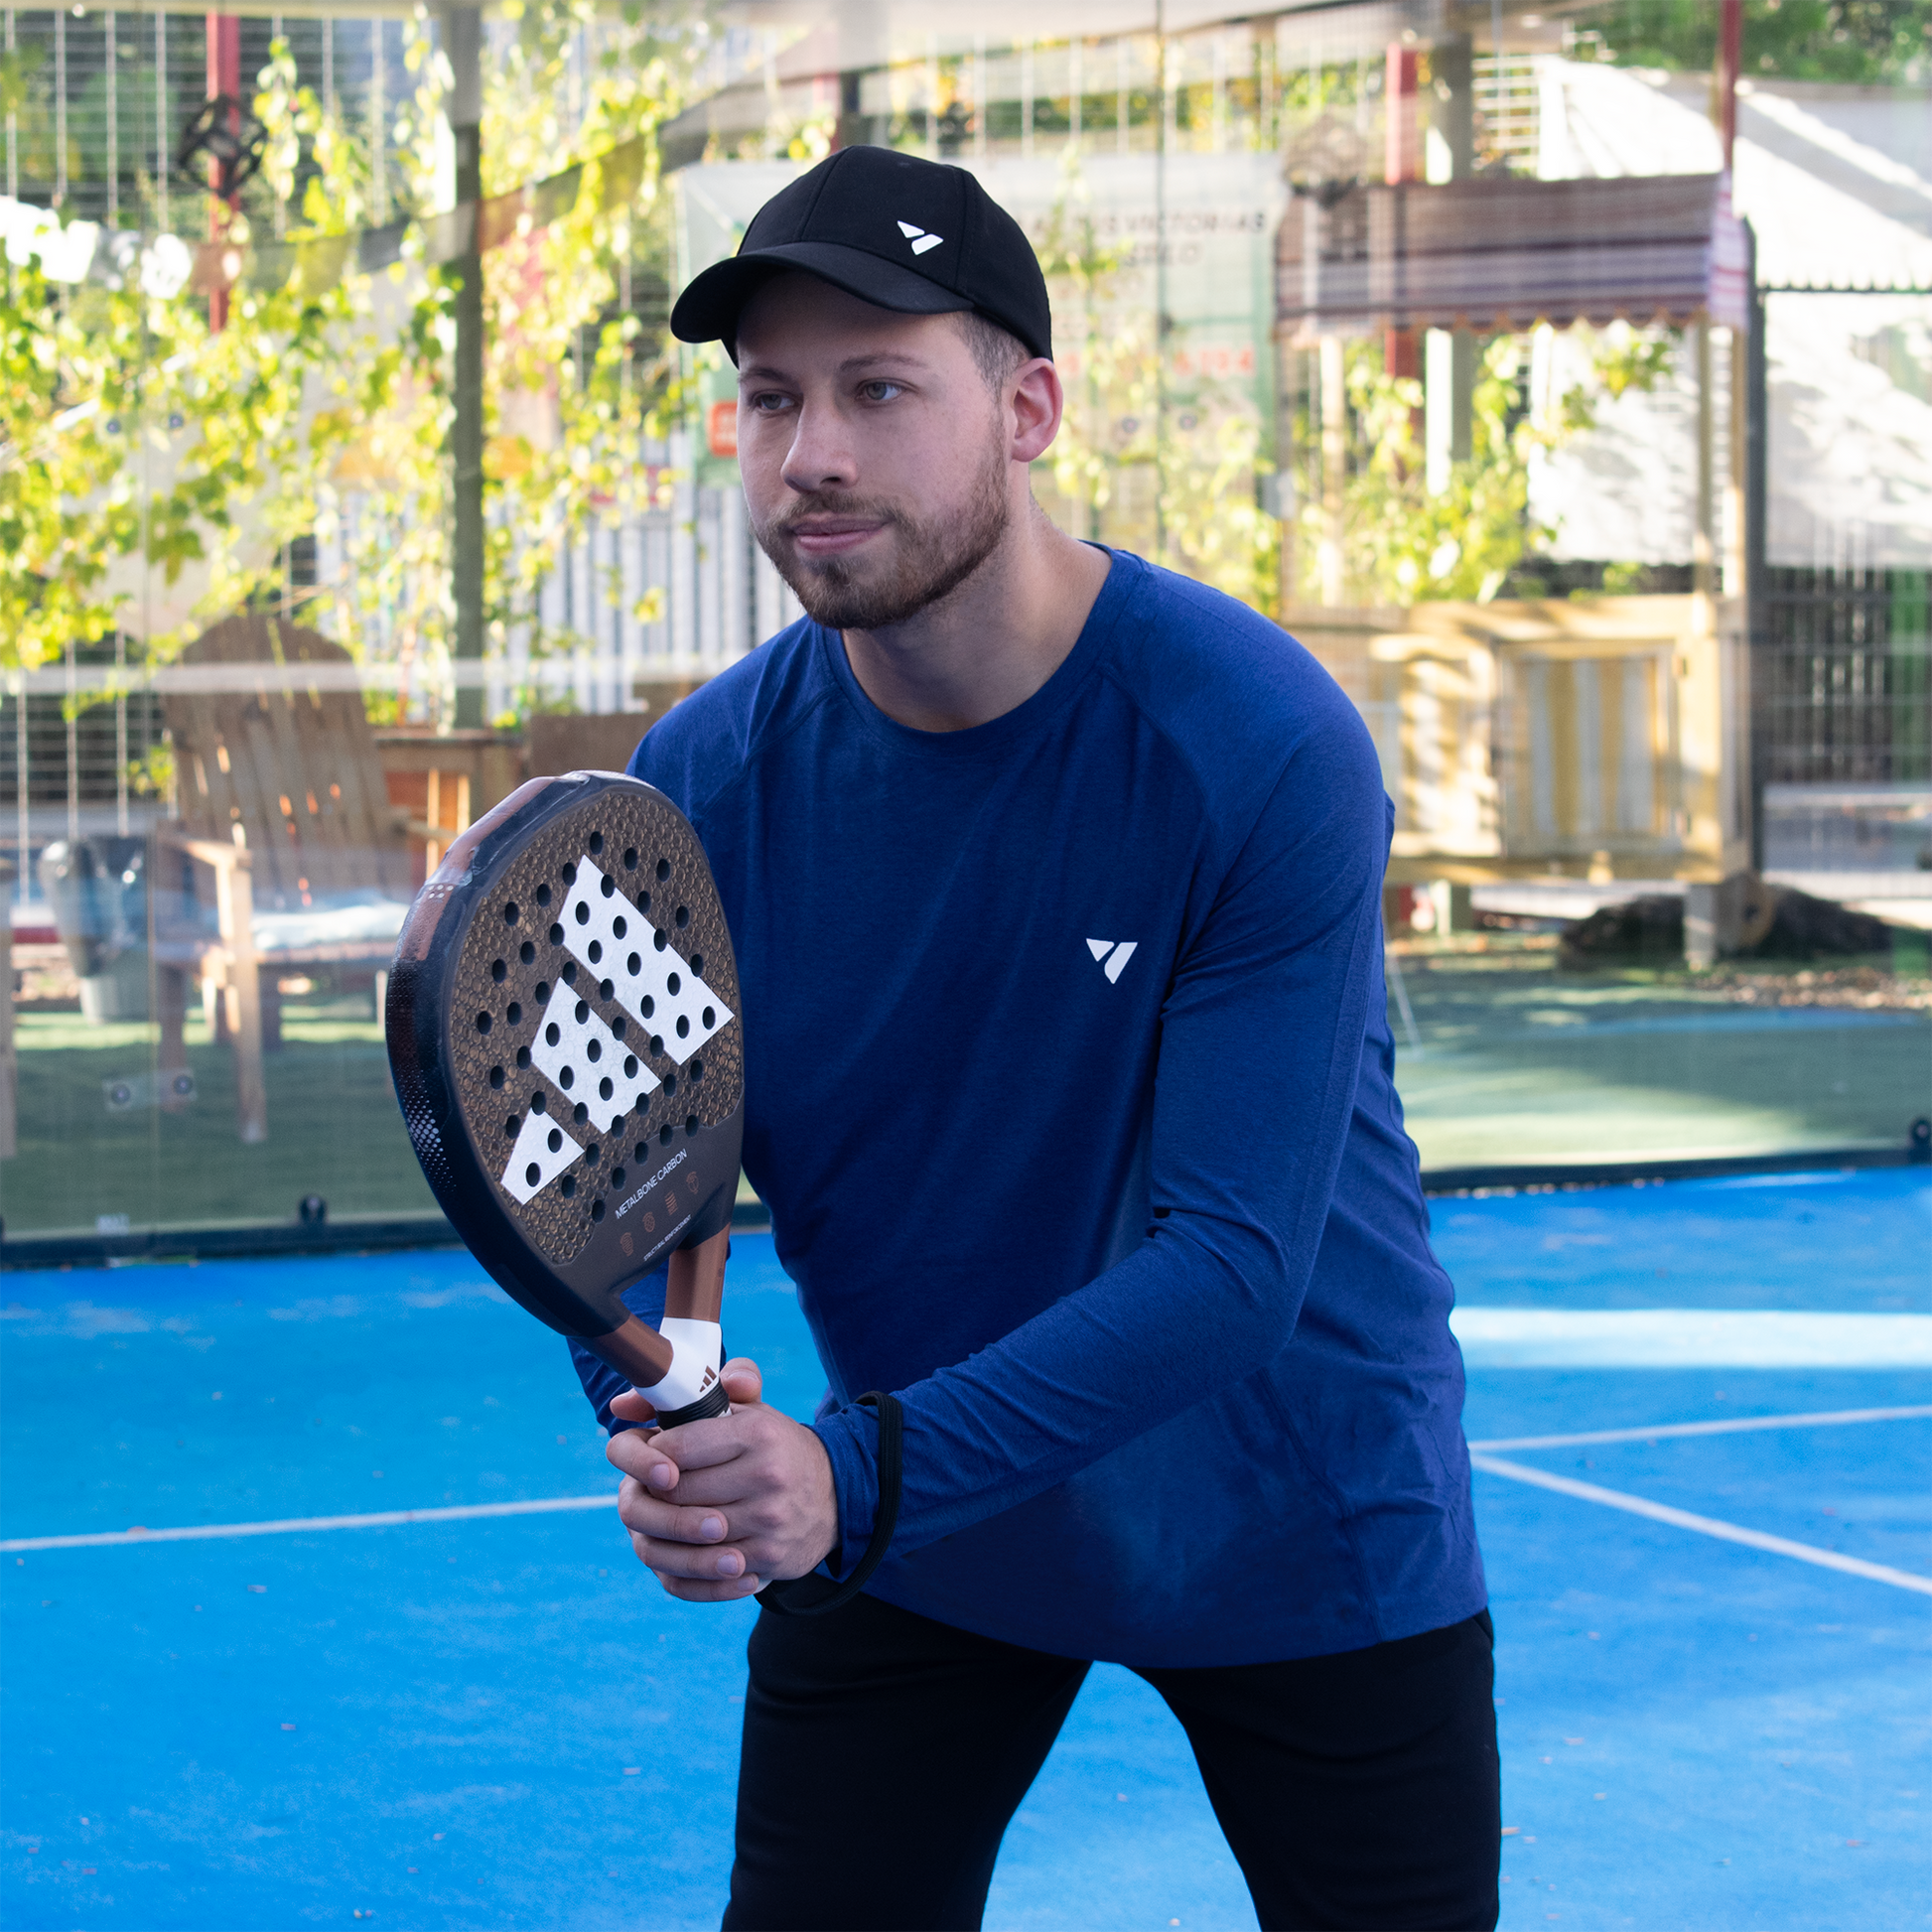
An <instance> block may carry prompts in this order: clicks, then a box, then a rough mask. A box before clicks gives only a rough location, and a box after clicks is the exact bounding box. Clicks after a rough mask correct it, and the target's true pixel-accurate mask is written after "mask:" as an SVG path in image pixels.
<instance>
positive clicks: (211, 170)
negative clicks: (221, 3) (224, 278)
mask: <svg viewBox="0 0 1932 1932" xmlns="http://www.w3.org/2000/svg"><path fill="white" fill-rule="evenodd" d="M207 93H208V98H209V99H210V100H214V99H216V98H218V97H219V96H220V95H222V94H226V95H227V96H228V97H229V98H230V99H232V100H235V101H237V102H238V101H239V99H240V95H241V22H240V21H239V20H238V19H237V18H236V17H235V16H234V15H233V14H209V15H208V17H207ZM228 123H229V126H230V127H231V128H232V129H233V131H234V132H235V133H237V134H238V133H240V131H241V109H240V107H239V105H237V106H235V107H234V108H232V109H231V110H230V111H229V115H228ZM220 185H221V168H220V164H219V163H218V162H217V161H215V160H214V159H213V157H212V156H210V157H209V159H208V164H207V186H208V208H207V233H208V239H209V240H210V241H219V240H220V239H221V237H222V236H223V235H224V234H226V233H227V231H228V223H229V222H230V221H231V220H232V219H233V218H234V216H235V215H236V214H237V213H238V212H239V211H240V208H241V197H240V196H239V195H231V196H229V197H228V198H227V199H226V200H225V201H223V200H222V199H221V196H220V192H219V191H220ZM227 322H228V292H227V290H226V289H210V290H209V291H208V298H207V326H208V328H209V329H211V330H215V331H219V330H221V329H224V328H226V327H227Z"/></svg>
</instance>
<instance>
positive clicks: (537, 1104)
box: [530, 1087, 550, 1114]
mask: <svg viewBox="0 0 1932 1932" xmlns="http://www.w3.org/2000/svg"><path fill="white" fill-rule="evenodd" d="M530 1111H531V1113H533V1114H547V1113H548V1112H549V1111H550V1102H549V1100H548V1099H547V1098H545V1096H544V1092H543V1089H542V1088H541V1087H539V1088H538V1089H537V1091H536V1092H535V1093H533V1094H531V1096H530Z"/></svg>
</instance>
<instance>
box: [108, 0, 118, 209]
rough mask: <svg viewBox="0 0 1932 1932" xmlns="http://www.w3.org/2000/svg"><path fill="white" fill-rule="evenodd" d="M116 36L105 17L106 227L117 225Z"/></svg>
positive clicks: (111, 18)
mask: <svg viewBox="0 0 1932 1932" xmlns="http://www.w3.org/2000/svg"><path fill="white" fill-rule="evenodd" d="M119 41H120V33H119V30H118V27H117V25H116V21H115V16H114V14H113V13H112V12H111V11H110V12H109V13H108V15H107V70H106V75H105V79H106V84H107V101H106V107H107V225H108V226H109V227H110V228H117V227H119V226H120V224H121V115H120V89H119V88H118V87H117V86H116V85H115V84H114V83H115V80H116V78H117V76H118V74H119V70H120V65H121V55H120V47H119Z"/></svg>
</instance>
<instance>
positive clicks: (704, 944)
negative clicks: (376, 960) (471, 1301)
mask: <svg viewBox="0 0 1932 1932" xmlns="http://www.w3.org/2000/svg"><path fill="white" fill-rule="evenodd" d="M387 1034H388V1043H389V1061H390V1069H391V1072H392V1074H393V1075H394V1078H395V1083H396V1094H397V1098H398V1099H399V1100H400V1102H401V1104H402V1109H403V1115H404V1118H405V1119H406V1121H407V1122H408V1126H409V1133H410V1140H411V1142H412V1144H413V1145H414V1147H415V1150H416V1155H417V1159H418V1160H419V1161H420V1162H421V1163H422V1167H423V1172H424V1173H425V1175H426V1176H427V1177H428V1179H429V1183H430V1186H431V1188H432V1190H433V1191H434V1192H435V1194H436V1197H437V1200H438V1201H439V1203H440V1204H441V1205H442V1207H443V1210H444V1212H445V1213H446V1214H447V1215H448V1216H449V1217H450V1221H451V1223H452V1225H454V1226H455V1228H456V1230H457V1232H458V1233H459V1234H460V1235H461V1236H462V1237H463V1239H464V1241H465V1242H466V1243H467V1244H468V1245H469V1247H470V1249H471V1251H472V1253H474V1254H475V1255H476V1256H477V1258H478V1260H480V1261H481V1262H482V1263H483V1266H484V1267H486V1268H487V1269H488V1270H489V1272H490V1274H491V1275H492V1276H493V1277H494V1278H495V1279H496V1281H498V1282H499V1283H500V1284H501V1285H502V1286H503V1288H504V1289H505V1290H507V1291H508V1293H509V1294H510V1295H511V1296H513V1297H514V1298H515V1299H516V1300H517V1301H518V1302H519V1303H521V1304H522V1306H523V1307H524V1308H526V1309H528V1310H529V1311H530V1312H531V1313H533V1314H535V1315H537V1316H538V1317H539V1318H540V1319H542V1320H544V1321H546V1322H548V1323H549V1324H550V1326H552V1327H553V1328H556V1329H557V1330H559V1331H560V1332H561V1333H564V1334H573V1335H579V1336H582V1337H584V1338H586V1339H595V1338H596V1337H598V1336H601V1335H607V1334H609V1333H610V1332H611V1331H612V1330H613V1329H615V1328H617V1327H618V1326H620V1325H621V1323H622V1322H623V1321H624V1320H625V1318H626V1315H627V1312H628V1311H626V1310H625V1309H624V1307H623V1305H622V1304H621V1301H620V1300H619V1299H618V1298H619V1295H620V1293H621V1290H623V1289H624V1288H627V1287H628V1286H629V1285H630V1284H631V1283H633V1282H635V1281H637V1280H639V1279H640V1278H641V1277H642V1276H643V1275H645V1274H646V1273H648V1272H649V1270H650V1269H651V1268H652V1267H653V1266H655V1265H656V1264H657V1263H659V1262H661V1261H662V1260H663V1259H664V1257H665V1256H666V1255H667V1254H668V1253H670V1252H671V1251H672V1250H673V1249H674V1248H684V1247H692V1246H695V1245H696V1244H697V1243H698V1242H700V1241H702V1240H704V1239H706V1238H707V1237H708V1236H710V1235H712V1234H715V1233H717V1232H718V1231H719V1230H720V1229H722V1228H725V1227H728V1226H729V1225H730V1223H731V1211H732V1204H733V1202H734V1200H735V1198H736V1196H737V1190H738V1173H739V1160H740V1154H741V1150H742V1144H743V1139H744V1091H745V1055H744V1046H743V1034H742V1030H741V1026H740V1021H739V985H738V967H737V962H736V961H735V959H734V958H733V955H732V945H731V934H730V932H729V931H728V930H727V928H726V924H725V915H724V909H723V907H722V906H721V905H720V904H719V901H718V889H717V887H716V885H715V884H714V883H713V881H712V877H711V870H710V867H709V866H708V865H707V864H706V862H705V856H704V852H703V849H702V847H701V846H700V845H699V843H698V838H697V834H696V833H695V832H693V831H692V829H691V826H690V824H689V822H688V821H687V820H686V819H685V817H684V815H683V814H682V813H681V812H680V811H679V810H678V809H677V807H676V806H675V805H673V804H672V803H671V801H670V800H669V799H668V798H666V797H665V796H664V795H663V794H662V793H661V792H659V791H656V790H654V789H653V788H652V787H651V786H649V785H646V784H643V783H642V782H640V781H639V780H637V779H634V778H627V777H621V776H618V775H617V774H615V773H610V772H583V771H578V772H572V773H570V774H569V775H568V776H566V777H562V778H543V779H535V780H532V782H531V783H529V784H527V785H525V786H524V787H523V788H522V789H521V790H520V791H518V792H516V793H514V794H512V796H511V797H509V798H507V799H505V800H504V802H503V803H502V804H501V805H499V806H497V807H496V809H495V810H494V811H493V812H491V813H490V814H489V815H488V816H487V817H486V818H484V819H483V820H481V821H480V822H479V823H478V824H477V825H475V826H473V827H472V828H471V829H470V830H469V831H468V832H466V833H465V834H464V835H463V837H462V838H461V839H459V840H458V841H457V843H456V844H455V845H453V846H452V847H451V849H450V852H449V855H448V857H447V858H446V859H445V860H444V862H443V864H442V866H441V867H440V868H439V869H438V871H437V873H436V876H435V877H434V878H433V879H432V880H430V882H429V883H428V885H426V886H425V887H424V888H423V891H422V892H421V893H420V894H419V895H418V897H417V899H416V902H415V904H414V906H413V907H412V908H411V911H410V915H409V919H408V922H407V924H406V925H405V926H404V928H403V932H402V936H401V938H400V939H399V940H398V942H397V946H396V959H395V965H394V969H393V970H392V972H391V975H390V980H389V999H388V1010H387Z"/></svg>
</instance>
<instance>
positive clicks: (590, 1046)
mask: <svg viewBox="0 0 1932 1932" xmlns="http://www.w3.org/2000/svg"><path fill="white" fill-rule="evenodd" d="M584 1053H585V1056H586V1058H588V1059H592V1060H601V1059H602V1058H603V1057H604V1042H603V1041H602V1040H597V1039H593V1040H589V1041H587V1042H586V1043H585V1046H584Z"/></svg>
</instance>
